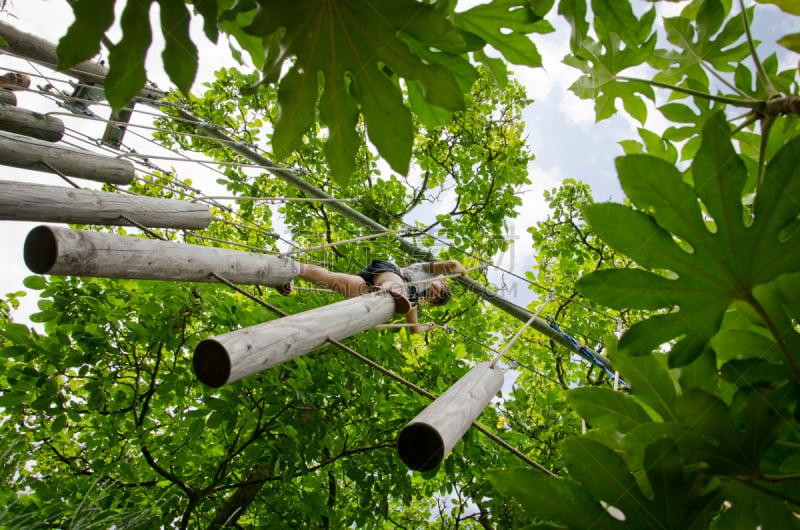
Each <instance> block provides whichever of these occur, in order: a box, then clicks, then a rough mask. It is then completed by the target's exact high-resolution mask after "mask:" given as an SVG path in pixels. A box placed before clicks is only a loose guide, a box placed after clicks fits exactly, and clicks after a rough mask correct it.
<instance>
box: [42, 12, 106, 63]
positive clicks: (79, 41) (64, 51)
mask: <svg viewBox="0 0 800 530" xmlns="http://www.w3.org/2000/svg"><path fill="white" fill-rule="evenodd" d="M72 10H73V11H74V12H75V21H74V22H73V23H72V25H71V26H70V27H69V29H68V30H67V33H66V35H64V36H63V37H61V39H60V40H59V41H58V46H56V55H58V65H57V68H58V69H59V70H66V69H68V68H72V67H73V66H75V65H76V64H78V63H80V62H81V61H86V60H89V59H91V58H92V57H94V56H95V55H97V54H98V53H100V39H101V38H102V37H103V35H104V34H105V32H106V30H108V28H109V27H111V24H112V23H113V22H114V1H109V0H76V2H74V3H73V4H72Z"/></svg>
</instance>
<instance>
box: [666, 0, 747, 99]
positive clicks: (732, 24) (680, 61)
mask: <svg viewBox="0 0 800 530" xmlns="http://www.w3.org/2000/svg"><path fill="white" fill-rule="evenodd" d="M751 15H752V12H751ZM723 17H724V11H723V8H722V6H721V4H720V3H719V1H718V0H707V1H705V2H703V4H702V6H701V9H700V11H699V12H698V14H697V24H696V26H695V25H693V24H692V22H691V21H690V20H689V19H687V18H684V17H672V18H666V19H664V29H665V30H666V32H667V39H668V40H669V42H670V43H672V44H674V45H675V46H676V47H677V49H676V50H658V51H656V53H655V54H654V56H653V58H652V60H651V61H650V64H651V65H652V66H654V67H655V68H658V69H660V70H661V71H660V72H658V73H657V74H656V76H655V80H656V81H661V82H664V83H670V84H677V83H679V82H680V81H682V80H683V79H684V78H688V79H690V80H692V81H695V82H698V83H700V84H701V85H702V86H704V87H706V86H708V76H707V75H706V72H705V71H704V69H703V65H704V64H708V65H712V66H713V67H714V68H715V69H717V70H719V71H722V72H733V71H734V70H735V69H736V65H737V64H738V63H739V62H740V61H742V60H743V59H744V58H745V57H747V56H748V54H749V49H748V47H747V43H746V42H741V43H739V44H736V42H737V41H738V40H739V38H740V37H741V36H742V35H743V34H744V24H743V23H742V18H741V17H733V18H731V19H730V20H729V21H728V23H727V24H726V25H725V27H724V28H723V29H722V30H721V31H719V33H717V30H719V27H720V24H721V22H722V19H723ZM695 27H697V31H695Z"/></svg>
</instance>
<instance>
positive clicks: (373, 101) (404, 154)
mask: <svg viewBox="0 0 800 530" xmlns="http://www.w3.org/2000/svg"><path fill="white" fill-rule="evenodd" d="M325 6H326V7H325V8H322V9H321V8H320V6H319V4H318V3H317V2H316V1H314V0H301V1H299V2H291V3H287V2H284V1H282V0H265V1H263V2H260V3H259V4H258V9H257V11H256V13H255V17H254V18H253V20H252V22H251V23H250V25H249V26H248V27H247V28H245V31H246V32H247V33H248V34H250V35H253V36H257V37H259V38H268V37H270V36H271V35H273V34H275V33H276V32H283V33H282V35H283V36H282V38H281V46H282V47H283V49H285V50H286V52H285V53H286V54H287V55H294V56H295V57H296V60H295V62H294V65H293V66H292V67H291V68H289V70H288V72H287V73H286V75H285V76H284V77H283V79H282V80H281V82H280V87H279V92H278V102H279V105H280V113H279V115H278V122H277V124H276V127H275V134H274V136H273V149H274V151H275V153H276V156H278V157H279V158H282V157H284V156H285V155H286V154H288V153H289V152H291V151H293V150H295V149H297V148H299V147H300V145H302V138H303V134H304V133H305V131H307V130H308V129H309V128H310V127H311V126H312V124H313V123H314V122H315V120H314V114H313V109H314V102H315V101H316V100H317V98H318V94H319V85H320V83H323V84H324V90H323V93H322V97H321V99H320V116H321V117H322V118H323V120H324V122H325V124H326V125H327V126H328V128H329V129H330V131H331V136H330V139H329V142H331V145H330V146H326V153H327V154H328V155H330V156H334V157H335V158H334V161H333V166H334V171H335V176H336V178H337V180H338V181H339V182H346V181H347V179H349V178H350V174H351V173H352V168H353V167H354V166H353V164H352V162H346V161H345V159H346V158H350V159H353V158H355V154H356V151H357V148H358V142H357V141H356V140H357V136H356V133H355V131H354V130H355V124H356V120H355V119H354V116H355V114H354V110H355V109H356V108H358V107H356V105H359V106H360V111H361V114H362V115H363V116H364V122H365V124H366V127H367V133H368V135H369V138H370V140H371V141H372V143H373V144H374V145H375V147H376V148H377V150H378V152H379V153H380V155H381V156H382V157H383V158H384V159H386V161H387V162H388V163H389V165H390V166H391V167H392V168H393V169H394V170H395V171H398V172H399V173H403V174H405V173H407V171H408V167H409V162H410V157H411V144H412V141H413V131H412V127H411V115H410V113H409V111H408V109H407V108H406V106H405V104H404V103H403V98H402V94H401V91H400V87H399V83H398V80H397V76H399V77H402V78H404V79H406V80H407V81H415V82H416V83H418V84H419V86H420V87H421V88H422V92H423V94H424V95H425V99H426V101H428V102H429V103H431V104H433V105H437V106H440V107H442V108H445V109H447V110H450V111H452V110H457V109H461V108H463V107H464V99H463V94H462V91H461V89H460V88H459V85H458V82H457V81H456V79H455V77H454V76H453V74H452V73H451V72H450V71H449V70H448V69H447V68H445V67H443V66H442V65H441V64H436V63H428V62H426V61H423V60H422V59H421V58H420V57H419V56H418V55H417V54H415V53H414V52H413V51H412V50H411V49H410V47H409V44H407V41H408V42H411V41H415V42H416V44H418V45H420V46H423V47H425V48H427V49H431V48H437V49H439V50H442V49H461V47H463V45H464V41H463V39H462V38H461V35H460V34H459V32H458V31H457V30H456V28H455V27H454V26H453V25H452V24H451V23H450V22H449V21H448V20H447V19H446V18H445V16H444V14H443V13H442V12H440V11H438V10H437V9H435V8H433V7H431V6H429V5H424V4H420V3H418V2H414V1H411V0H397V1H391V2H389V1H381V2H373V3H370V4H369V6H368V8H365V7H364V4H363V3H362V2H358V1H356V0H343V1H341V2H337V3H331V4H325ZM298 13H305V14H306V16H302V17H298V15H297V14H298ZM309 31H311V32H312V34H313V36H314V38H311V39H310V38H308V35H309ZM353 99H354V100H355V101H353ZM309 102H310V103H309Z"/></svg>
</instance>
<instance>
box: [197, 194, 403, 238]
mask: <svg viewBox="0 0 800 530" xmlns="http://www.w3.org/2000/svg"><path fill="white" fill-rule="evenodd" d="M205 199H215V200H218V201H276V202H355V201H358V200H360V199H316V198H314V197H238V196H236V195H206V196H204V197H202V198H198V199H195V200H193V201H192V202H196V201H200V200H205ZM399 231H400V230H397V231H396V232H399ZM387 233H389V232H387Z"/></svg>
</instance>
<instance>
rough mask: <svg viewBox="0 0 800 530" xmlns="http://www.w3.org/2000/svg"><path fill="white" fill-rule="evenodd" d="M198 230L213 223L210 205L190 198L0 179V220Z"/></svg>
mask: <svg viewBox="0 0 800 530" xmlns="http://www.w3.org/2000/svg"><path fill="white" fill-rule="evenodd" d="M122 216H125V217H128V218H129V219H133V220H134V221H136V222H137V223H139V224H141V225H144V226H147V227H149V228H186V229H190V230H199V229H202V228H205V227H206V226H208V224H209V223H210V222H211V212H210V211H209V209H208V207H207V206H205V205H202V204H199V203H193V202H188V201H175V200H169V199H158V198H155V197H142V196H140V195H124V194H121V193H109V192H105V191H93V190H78V189H74V188H66V187H58V186H45V185H42V184H28V183H25V182H10V181H0V220H5V221H42V222H48V223H72V224H83V225H109V226H134V225H133V223H131V222H130V221H128V220H126V219H124V218H123V217H122Z"/></svg>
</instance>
